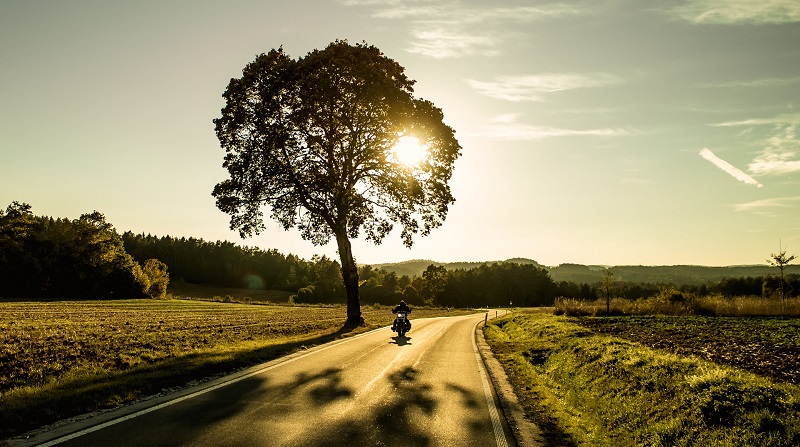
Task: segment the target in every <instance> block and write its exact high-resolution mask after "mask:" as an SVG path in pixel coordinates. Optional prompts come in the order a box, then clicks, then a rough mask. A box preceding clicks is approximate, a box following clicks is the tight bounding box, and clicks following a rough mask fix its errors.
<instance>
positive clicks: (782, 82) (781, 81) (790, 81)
mask: <svg viewBox="0 0 800 447" xmlns="http://www.w3.org/2000/svg"><path fill="white" fill-rule="evenodd" d="M794 84H800V76H798V77H796V78H764V79H752V80H749V81H731V82H720V83H711V84H702V85H700V87H709V88H737V87H752V88H762V87H763V88H768V87H789V86H792V85H794Z"/></svg>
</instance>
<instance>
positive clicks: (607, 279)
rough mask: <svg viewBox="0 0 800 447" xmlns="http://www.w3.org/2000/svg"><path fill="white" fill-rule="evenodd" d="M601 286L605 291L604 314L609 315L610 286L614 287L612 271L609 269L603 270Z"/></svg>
mask: <svg viewBox="0 0 800 447" xmlns="http://www.w3.org/2000/svg"><path fill="white" fill-rule="evenodd" d="M601 286H602V287H603V291H605V292H606V315H611V288H612V287H614V273H612V272H611V270H610V269H604V270H603V281H602V283H601Z"/></svg>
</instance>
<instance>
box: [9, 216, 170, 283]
mask: <svg viewBox="0 0 800 447" xmlns="http://www.w3.org/2000/svg"><path fill="white" fill-rule="evenodd" d="M168 282H169V276H168V273H167V266H166V265H165V264H164V263H162V262H160V261H158V260H156V259H151V258H148V259H144V260H142V263H141V264H139V263H137V262H136V261H134V259H133V258H132V257H131V256H130V255H129V254H128V253H126V252H125V248H124V246H123V243H122V238H121V237H120V235H119V234H118V233H117V232H116V230H115V229H114V227H113V226H112V225H111V224H110V223H108V222H106V220H105V216H103V214H101V213H99V212H97V211H94V212H92V213H87V214H83V215H81V216H80V217H79V218H78V219H73V220H70V219H65V218H59V219H54V218H52V217H45V216H35V215H34V214H33V212H32V211H31V206H30V205H28V204H26V203H20V202H13V203H11V204H10V205H9V206H8V207H7V208H6V209H5V211H4V210H2V209H0V296H5V297H14V298H28V297H31V298H48V297H54V298H78V299H82V298H135V297H145V296H150V297H160V296H163V295H164V294H165V293H166V290H167V284H168Z"/></svg>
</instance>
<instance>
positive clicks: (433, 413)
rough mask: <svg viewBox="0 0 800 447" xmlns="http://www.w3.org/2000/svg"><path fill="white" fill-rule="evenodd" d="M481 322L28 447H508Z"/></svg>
mask: <svg viewBox="0 0 800 447" xmlns="http://www.w3.org/2000/svg"><path fill="white" fill-rule="evenodd" d="M483 316H484V314H479V315H477V314H476V315H472V316H466V317H450V318H431V319H418V320H412V323H413V328H412V330H411V332H409V333H408V334H407V336H406V337H405V338H398V337H396V334H394V333H393V332H391V331H390V329H389V328H382V329H378V330H376V331H372V332H369V333H366V334H362V335H359V336H355V337H352V338H349V339H344V340H342V341H338V342H334V343H331V344H327V345H323V346H320V347H317V348H314V349H311V350H308V351H305V352H303V353H300V354H296V355H293V356H290V357H287V358H284V359H280V360H277V361H273V362H270V363H268V364H265V365H262V366H260V367H257V368H254V369H250V370H248V371H246V372H243V373H240V374H238V375H236V376H231V377H228V378H225V379H222V380H219V381H216V382H210V383H208V384H205V385H203V386H200V387H197V388H195V389H191V390H187V391H185V392H184V393H182V395H180V396H179V398H178V399H169V400H166V399H165V400H161V401H157V402H152V403H150V404H149V405H150V406H149V407H148V406H147V405H140V406H139V407H137V408H134V409H130V410H127V412H126V413H127V414H124V412H123V413H120V414H119V415H112V416H106V417H105V419H106V420H105V421H102V420H98V421H94V422H93V421H91V420H90V421H85V422H82V426H81V427H75V428H69V427H67V428H62V429H61V433H60V436H61V437H60V438H56V439H54V440H52V441H49V442H46V443H44V444H40V445H42V446H49V445H59V446H83V447H88V446H110V445H113V446H340V445H351V446H401V445H402V446H467V445H468V446H506V445H510V444H513V440H512V438H511V437H510V436H509V432H508V428H507V426H506V425H505V421H504V419H503V416H502V412H501V411H500V410H499V407H498V406H497V405H496V402H497V400H496V398H494V397H493V396H492V393H493V391H492V387H491V385H490V382H489V381H488V377H487V375H486V371H485V369H484V366H483V363H482V362H481V360H480V357H479V355H478V351H477V349H476V345H475V341H474V331H475V326H476V324H477V323H478V322H479V321H480V320H482V319H483ZM101 422H102V424H101V425H99V426H98V425H97V424H98V423H101ZM92 424H94V425H92ZM76 430H78V431H76Z"/></svg>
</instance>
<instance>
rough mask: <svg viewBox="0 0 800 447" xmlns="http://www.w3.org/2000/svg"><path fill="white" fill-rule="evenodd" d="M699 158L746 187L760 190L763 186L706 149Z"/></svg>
mask: <svg viewBox="0 0 800 447" xmlns="http://www.w3.org/2000/svg"><path fill="white" fill-rule="evenodd" d="M700 156H701V157H703V158H705V159H706V160H708V161H709V162H711V164H713V165H714V166H716V167H717V168H719V169H721V170H722V171H723V172H725V173H727V174H729V175H730V176H731V177H733V178H735V179H736V180H739V181H740V182H743V183H747V184H748V185H753V186H755V187H756V188H761V187H763V186H764V185H762V184H761V183H759V182H758V180H756V179H754V178H753V177H750V176H749V175H748V174H747V173H745V172H744V171H742V170H741V169H739V168H737V167H736V166H733V165H732V164H730V163H728V162H727V161H725V160H723V159H721V158H719V157H717V156H716V155H714V153H713V152H711V150H710V149H708V148H703V149H702V150H701V151H700Z"/></svg>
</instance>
